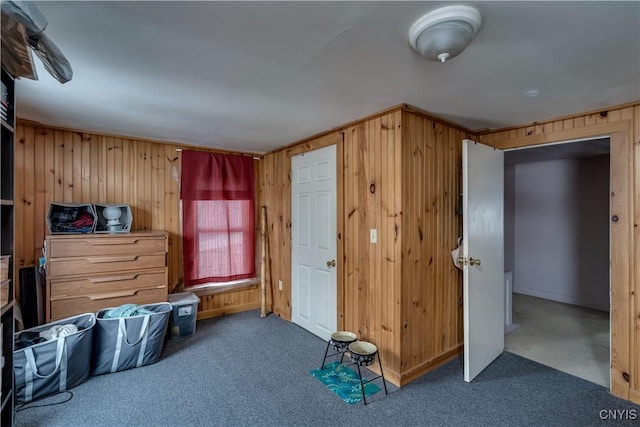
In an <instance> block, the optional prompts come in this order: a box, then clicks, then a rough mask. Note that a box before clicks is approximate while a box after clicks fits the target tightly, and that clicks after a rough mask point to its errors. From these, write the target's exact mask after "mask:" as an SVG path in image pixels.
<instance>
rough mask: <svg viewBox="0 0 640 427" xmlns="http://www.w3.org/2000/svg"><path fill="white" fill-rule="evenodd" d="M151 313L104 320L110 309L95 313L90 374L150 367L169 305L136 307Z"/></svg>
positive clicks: (157, 352)
mask: <svg viewBox="0 0 640 427" xmlns="http://www.w3.org/2000/svg"><path fill="white" fill-rule="evenodd" d="M139 307H140V308H143V309H146V310H149V311H151V312H152V314H144V315H137V316H131V317H119V318H108V319H105V318H104V315H105V313H106V312H108V311H109V310H112V308H106V309H103V310H100V311H98V312H97V313H96V318H97V319H96V328H95V332H94V338H93V356H92V369H91V375H101V374H108V373H111V372H118V371H124V370H126V369H131V368H138V367H140V366H145V365H151V364H153V363H156V362H157V361H158V360H160V353H161V352H162V345H163V344H164V337H165V334H166V332H167V326H168V324H169V316H170V314H171V304H169V303H168V302H162V303H157V304H146V305H140V306H139Z"/></svg>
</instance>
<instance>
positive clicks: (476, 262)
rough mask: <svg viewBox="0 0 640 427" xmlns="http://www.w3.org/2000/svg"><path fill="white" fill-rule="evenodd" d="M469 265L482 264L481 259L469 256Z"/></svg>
mask: <svg viewBox="0 0 640 427" xmlns="http://www.w3.org/2000/svg"><path fill="white" fill-rule="evenodd" d="M469 265H480V259H479V258H478V259H476V258H469Z"/></svg>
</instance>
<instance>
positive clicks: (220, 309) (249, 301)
mask: <svg viewBox="0 0 640 427" xmlns="http://www.w3.org/2000/svg"><path fill="white" fill-rule="evenodd" d="M259 307H260V295H259V289H258V286H256V285H253V286H250V287H247V288H246V289H244V288H243V289H241V290H237V291H225V292H221V293H214V294H211V295H200V304H199V306H198V316H197V317H198V320H202V319H207V318H210V317H216V316H223V315H225V314H231V313H238V312H241V311H247V310H254V309H256V308H259Z"/></svg>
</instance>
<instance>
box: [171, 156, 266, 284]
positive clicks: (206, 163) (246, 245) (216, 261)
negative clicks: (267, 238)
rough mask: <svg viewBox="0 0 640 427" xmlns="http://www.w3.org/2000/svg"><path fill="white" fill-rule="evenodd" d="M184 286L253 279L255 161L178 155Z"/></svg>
mask: <svg viewBox="0 0 640 427" xmlns="http://www.w3.org/2000/svg"><path fill="white" fill-rule="evenodd" d="M180 191H181V198H182V201H183V202H182V208H183V239H184V241H183V252H184V253H183V258H184V276H185V277H184V282H185V286H193V285H198V284H203V283H209V282H227V281H231V280H238V279H245V278H249V277H254V276H255V208H254V206H255V203H254V171H253V159H252V158H251V157H248V156H238V155H227V154H214V153H206V152H198V151H188V150H184V151H183V152H182V180H181V190H180Z"/></svg>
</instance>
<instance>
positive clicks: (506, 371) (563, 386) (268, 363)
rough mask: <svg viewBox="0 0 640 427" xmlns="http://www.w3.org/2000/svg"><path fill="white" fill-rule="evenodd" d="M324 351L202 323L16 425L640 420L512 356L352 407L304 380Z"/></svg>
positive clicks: (231, 325)
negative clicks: (156, 353)
mask: <svg viewBox="0 0 640 427" xmlns="http://www.w3.org/2000/svg"><path fill="white" fill-rule="evenodd" d="M325 346H326V342H324V341H322V340H321V339H319V338H317V337H315V336H314V335H312V334H310V333H309V332H307V331H305V330H304V329H302V328H300V327H298V326H296V325H293V324H291V323H289V322H286V321H283V320H282V319H280V318H278V317H277V316H275V315H270V316H268V317H267V318H260V316H259V312H258V311H250V312H245V313H239V314H233V315H229V316H224V317H220V318H215V319H208V320H203V321H200V322H198V324H197V328H196V334H195V335H194V336H193V337H185V338H172V339H171V340H169V342H168V343H167V346H166V347H165V350H164V352H163V357H162V359H161V360H160V361H159V362H158V363H156V364H154V365H151V366H146V367H142V368H137V369H132V370H129V371H124V372H118V373H115V374H107V375H102V376H97V377H91V378H89V381H87V382H86V383H84V384H82V385H80V386H78V387H76V388H74V389H72V392H73V398H72V399H71V400H70V401H69V402H67V403H64V404H61V405H57V406H47V407H42V408H33V409H27V410H23V411H20V412H18V413H17V414H16V425H17V426H19V427H22V426H24V427H26V426H29V427H45V426H47V427H49V426H64V427H70V426H101V427H102V426H214V425H225V426H235V425H247V426H254V425H256V426H294V425H299V426H325V425H327V426H328V425H343V426H418V425H420V426H422V425H430V426H431V425H432V426H521V425H522V426H524V425H526V426H532V425H535V426H538V425H540V426H574V425H575V426H590V425H601V424H603V423H604V422H605V421H602V420H601V417H600V414H601V411H602V410H605V411H606V410H620V411H624V410H627V412H625V413H626V414H629V415H631V416H632V415H633V414H636V416H637V419H635V420H629V421H623V422H619V421H617V422H615V424H616V425H625V424H628V425H634V424H635V425H638V419H640V406H637V405H633V404H631V403H629V402H626V401H623V400H620V399H618V398H615V397H613V396H611V395H610V394H609V393H608V392H607V390H606V389H604V388H603V387H601V386H598V385H595V384H592V383H589V382H587V381H584V380H581V379H579V378H576V377H573V376H570V375H568V374H564V373H562V372H559V371H556V370H554V369H551V368H548V367H545V366H543V365H540V364H538V363H535V362H532V361H529V360H526V359H523V358H521V357H519V356H516V355H514V354H510V353H504V354H503V355H502V356H500V357H499V358H498V360H496V361H495V362H494V363H493V364H492V365H491V366H490V367H489V368H487V369H486V370H485V372H483V373H482V374H481V375H480V376H479V377H478V378H477V379H476V380H475V381H474V382H473V383H471V384H467V383H465V382H464V381H463V379H462V359H461V358H458V359H455V360H453V361H451V362H449V363H447V364H445V365H443V366H442V367H440V368H439V369H436V370H435V371H433V372H430V373H429V374H427V375H425V376H423V377H421V378H420V379H418V380H416V381H414V382H412V383H411V384H409V385H407V386H405V387H403V388H402V389H401V390H400V389H398V388H396V387H393V386H392V385H390V384H389V392H390V393H389V395H388V396H385V395H384V392H381V393H377V394H376V395H374V396H373V397H372V398H371V399H370V400H371V402H370V403H369V405H367V406H364V405H362V404H358V405H352V406H351V405H347V404H346V403H344V402H343V401H342V400H341V399H340V398H339V397H338V396H336V395H335V394H333V393H332V392H331V391H330V390H328V389H327V388H326V387H325V386H324V385H323V384H322V383H320V381H318V380H316V379H314V378H313V377H312V376H311V375H309V371H310V370H312V369H315V368H318V367H319V365H320V363H321V361H322V356H323V354H324V350H325ZM61 397H62V395H56V396H52V397H49V398H47V399H45V400H43V401H40V402H37V404H47V403H52V402H55V401H56V400H60V399H61ZM368 400H369V399H368ZM603 414H605V413H603Z"/></svg>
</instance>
